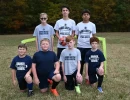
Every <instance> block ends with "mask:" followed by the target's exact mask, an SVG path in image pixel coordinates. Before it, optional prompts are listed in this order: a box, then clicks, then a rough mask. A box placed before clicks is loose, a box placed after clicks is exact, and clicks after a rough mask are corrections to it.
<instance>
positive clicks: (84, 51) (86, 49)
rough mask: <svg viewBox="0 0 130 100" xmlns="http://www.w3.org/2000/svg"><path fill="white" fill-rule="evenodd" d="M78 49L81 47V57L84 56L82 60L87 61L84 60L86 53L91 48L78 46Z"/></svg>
mask: <svg viewBox="0 0 130 100" xmlns="http://www.w3.org/2000/svg"><path fill="white" fill-rule="evenodd" d="M77 49H79V51H80V53H81V58H82V60H81V62H83V63H85V61H84V60H85V55H86V53H87V52H88V51H89V50H90V49H91V48H79V47H77Z"/></svg>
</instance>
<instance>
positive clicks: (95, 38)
mask: <svg viewBox="0 0 130 100" xmlns="http://www.w3.org/2000/svg"><path fill="white" fill-rule="evenodd" d="M92 42H97V43H99V39H98V38H97V37H95V36H93V37H91V38H90V44H91V43H92Z"/></svg>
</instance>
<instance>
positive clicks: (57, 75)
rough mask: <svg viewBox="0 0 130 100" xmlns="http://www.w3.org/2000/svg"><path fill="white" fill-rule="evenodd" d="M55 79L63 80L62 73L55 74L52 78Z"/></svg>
mask: <svg viewBox="0 0 130 100" xmlns="http://www.w3.org/2000/svg"><path fill="white" fill-rule="evenodd" d="M52 79H53V80H54V81H56V82H59V81H60V80H61V75H60V74H56V75H55V76H53V78H52Z"/></svg>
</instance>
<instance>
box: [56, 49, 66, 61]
mask: <svg viewBox="0 0 130 100" xmlns="http://www.w3.org/2000/svg"><path fill="white" fill-rule="evenodd" d="M64 49H65V48H57V58H58V59H60V55H61V52H62V51H63V50H64Z"/></svg>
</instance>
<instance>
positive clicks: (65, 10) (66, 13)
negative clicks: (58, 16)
mask: <svg viewBox="0 0 130 100" xmlns="http://www.w3.org/2000/svg"><path fill="white" fill-rule="evenodd" d="M62 15H63V16H64V17H68V16H69V10H68V9H67V8H62Z"/></svg>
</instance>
